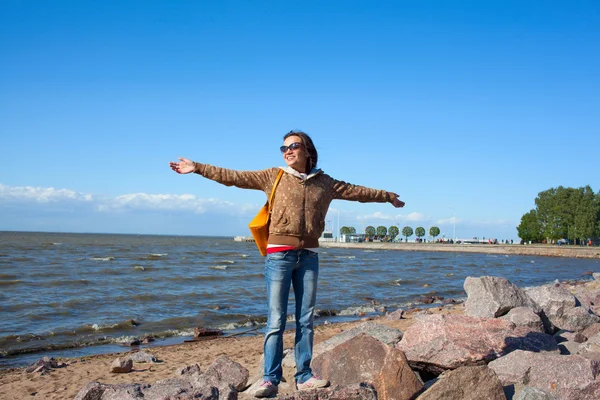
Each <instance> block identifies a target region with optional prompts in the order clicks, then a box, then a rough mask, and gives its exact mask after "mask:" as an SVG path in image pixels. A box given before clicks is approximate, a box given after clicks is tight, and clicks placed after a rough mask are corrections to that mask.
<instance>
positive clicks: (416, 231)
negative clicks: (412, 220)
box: [415, 226, 425, 238]
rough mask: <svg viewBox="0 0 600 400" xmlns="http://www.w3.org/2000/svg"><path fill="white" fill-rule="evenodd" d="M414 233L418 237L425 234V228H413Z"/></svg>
mask: <svg viewBox="0 0 600 400" xmlns="http://www.w3.org/2000/svg"><path fill="white" fill-rule="evenodd" d="M415 235H417V237H418V238H422V237H423V236H425V228H423V227H422V226H419V227H417V229H415Z"/></svg>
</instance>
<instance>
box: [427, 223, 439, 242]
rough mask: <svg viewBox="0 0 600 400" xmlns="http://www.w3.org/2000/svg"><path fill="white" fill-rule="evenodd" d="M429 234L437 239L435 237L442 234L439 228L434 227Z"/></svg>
mask: <svg viewBox="0 0 600 400" xmlns="http://www.w3.org/2000/svg"><path fill="white" fill-rule="evenodd" d="M429 234H430V235H431V236H432V237H433V238H434V239H435V237H436V236H438V235H439V234H440V228H438V227H437V226H432V227H431V228H429Z"/></svg>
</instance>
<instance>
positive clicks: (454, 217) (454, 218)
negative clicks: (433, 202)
mask: <svg viewBox="0 0 600 400" xmlns="http://www.w3.org/2000/svg"><path fill="white" fill-rule="evenodd" d="M448 208H449V209H451V210H452V213H453V216H452V222H454V234H453V235H452V241H453V243H456V210H455V209H454V208H452V207H448Z"/></svg>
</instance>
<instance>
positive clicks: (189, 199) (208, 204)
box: [98, 193, 239, 214]
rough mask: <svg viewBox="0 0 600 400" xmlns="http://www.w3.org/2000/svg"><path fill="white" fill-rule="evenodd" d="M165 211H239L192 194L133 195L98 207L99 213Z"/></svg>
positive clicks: (227, 203)
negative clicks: (113, 211)
mask: <svg viewBox="0 0 600 400" xmlns="http://www.w3.org/2000/svg"><path fill="white" fill-rule="evenodd" d="M125 209H130V210H163V211H192V212H195V213H198V214H201V213H204V212H207V211H214V210H221V211H234V210H236V212H237V210H238V209H239V207H236V206H235V204H233V203H231V202H228V201H222V200H219V199H214V198H208V199H201V198H197V197H196V196H194V195H192V194H181V195H177V194H148V193H131V194H124V195H121V196H117V197H115V198H114V199H107V200H105V201H104V202H103V203H102V204H99V205H98V210H99V211H105V212H106V211H111V210H125Z"/></svg>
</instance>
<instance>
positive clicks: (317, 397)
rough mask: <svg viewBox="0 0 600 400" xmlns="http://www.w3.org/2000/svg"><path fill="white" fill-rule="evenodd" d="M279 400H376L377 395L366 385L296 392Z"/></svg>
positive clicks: (280, 397)
mask: <svg viewBox="0 0 600 400" xmlns="http://www.w3.org/2000/svg"><path fill="white" fill-rule="evenodd" d="M277 398H278V399H279V400H377V399H378V397H377V393H376V392H375V390H374V389H373V388H372V387H371V386H368V385H359V384H356V385H348V386H332V387H328V388H324V389H317V390H306V391H298V392H295V393H293V394H288V395H282V396H279V397H277Z"/></svg>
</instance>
